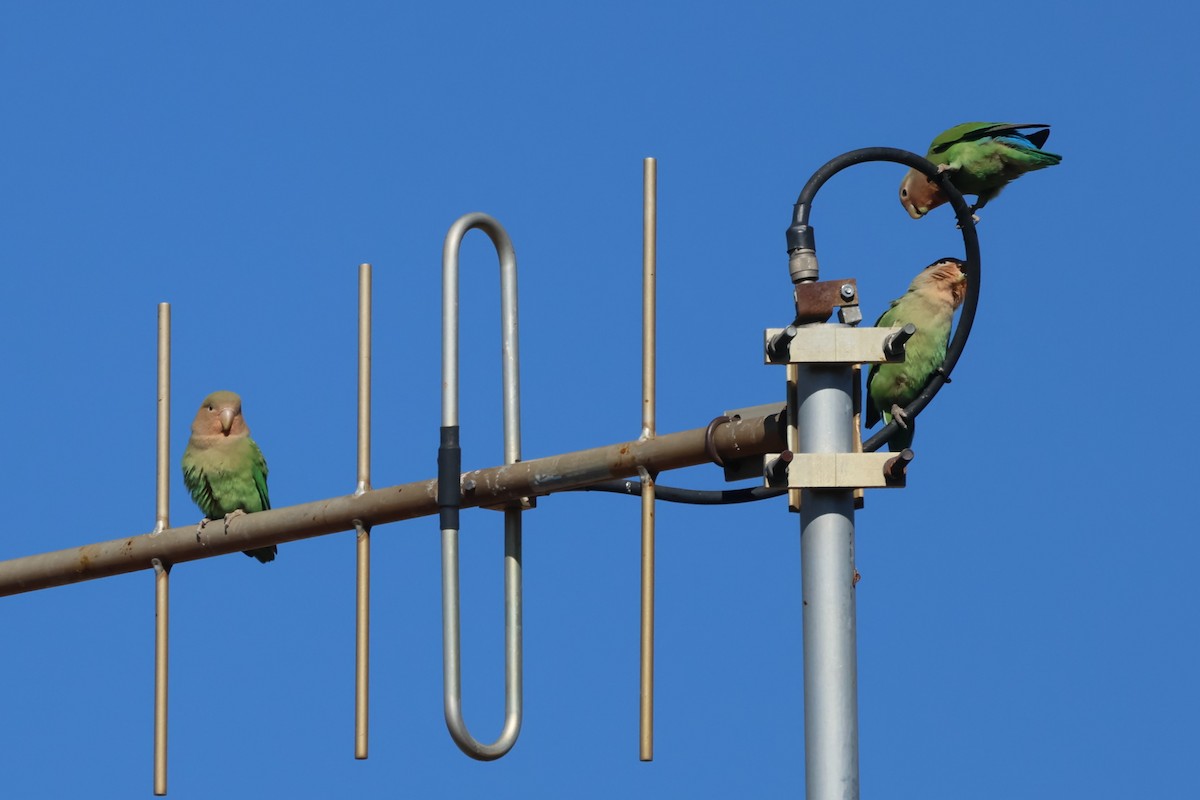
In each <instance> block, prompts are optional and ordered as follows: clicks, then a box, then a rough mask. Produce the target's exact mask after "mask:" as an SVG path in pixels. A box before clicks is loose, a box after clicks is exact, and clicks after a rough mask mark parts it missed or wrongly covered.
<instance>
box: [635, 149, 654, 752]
mask: <svg viewBox="0 0 1200 800" xmlns="http://www.w3.org/2000/svg"><path fill="white" fill-rule="evenodd" d="M657 227H658V162H657V161H656V160H655V159H653V158H647V159H645V160H644V161H643V162H642V439H653V438H654V435H655V430H654V428H655V391H656V390H655V368H656V364H655V327H656V317H655V309H656V303H657V296H656V288H657V287H656V277H657V276H656V274H655V269H656V267H657V263H656V254H657V247H658V241H657ZM640 677H641V686H640V692H639V700H640V702H639V708H638V710H639V715H638V717H639V718H638V723H639V725H638V727H639V737H638V757H639V758H640V759H641V760H642V761H652V760H653V759H654V475H652V474H651V473H649V472H647V471H646V470H642V625H641V664H640Z"/></svg>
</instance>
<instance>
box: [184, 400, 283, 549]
mask: <svg viewBox="0 0 1200 800" xmlns="http://www.w3.org/2000/svg"><path fill="white" fill-rule="evenodd" d="M183 482H184V484H185V485H186V486H187V488H188V491H189V492H190V493H191V495H192V499H193V500H194V501H196V505H197V506H199V507H200V510H201V511H202V512H204V516H205V517H206V518H208V519H221V518H223V517H225V516H226V515H228V514H232V513H234V512H235V511H244V512H246V513H248V514H252V513H254V512H255V511H265V510H267V509H269V508H270V507H271V501H270V498H269V496H268V494H267V461H266V459H265V458H263V454H262V451H261V450H259V449H258V445H257V444H255V443H254V440H253V439H251V438H250V431H249V429H248V428H247V427H246V423H245V421H244V420H243V419H242V416H241V399H240V398H238V396H237V395H236V394H234V393H233V392H214V393H213V394H211V395H209V396H208V397H207V398H205V400H204V403H203V404H202V405H201V406H200V410H199V412H197V414H196V419H195V421H194V422H193V423H192V436H191V438H190V439H189V440H188V445H187V449H186V450H184V453H183ZM275 554H276V547H275V546H274V545H271V546H270V547H262V548H259V549H256V550H247V551H246V555H248V556H253V557H255V558H257V559H258V560H259V561H262V562H263V563H266V562H268V561H271V560H273V559H274V558H275Z"/></svg>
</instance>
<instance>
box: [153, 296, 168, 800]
mask: <svg viewBox="0 0 1200 800" xmlns="http://www.w3.org/2000/svg"><path fill="white" fill-rule="evenodd" d="M157 395H158V401H157V405H158V415H157V417H158V424H157V442H156V452H157V470H156V475H155V514H154V532H155V533H162V532H163V531H165V530H166V529H167V528H169V527H170V526H171V525H170V482H169V481H168V479H167V476H168V473H167V469H168V466H169V465H168V461H170V458H171V304H170V303H159V304H158V391H157ZM151 564H153V566H154V794H155V795H157V796H159V797H162V796H163V795H165V794H166V793H167V633H168V628H167V621H168V614H169V611H170V584H169V582H168V581H169V576H170V571H171V568H170V565H164V564H163V563H162V562H161V561H160V560H158V559H157V558H155V559H153V560H152V561H151Z"/></svg>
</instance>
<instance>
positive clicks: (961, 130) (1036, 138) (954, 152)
mask: <svg viewBox="0 0 1200 800" xmlns="http://www.w3.org/2000/svg"><path fill="white" fill-rule="evenodd" d="M1022 128H1036V129H1037V130H1034V131H1032V132H1031V133H1021V129H1022ZM1049 136H1050V126H1049V125H1043V124H1039V123H1035V122H1023V123H1015V122H964V123H963V124H962V125H955V126H954V127H953V128H951V129H950V130H948V131H944V132H943V133H941V134H940V135H939V136H938V137H937V138H936V139H934V140H933V143H932V144H930V145H929V152H928V153H926V154H925V158H927V159H929V161H930V162H932V163H933V164H936V165H937V168H938V172H949V173H950V181H951V183H953V184H954V186H955V188H956V189H958V190H959V191H960V192H962V193H963V194H973V195H976V197H977V200H976V201H975V205H973V206H971V213H972V214H974V213H975V212H976V211H978V210H979V209H981V208H983V207H984V206H986V205H987V204H988V201H989V200H991V199H992V198H994V197H995V196H996V195H998V194H1000V190H1001V189H1003V188H1004V187H1005V186H1007V185H1008V184H1009V182H1011V181H1015V180H1016V179H1017V178H1019V177H1021V176H1022V175H1024V174H1025V173H1026V172H1033V171H1034V170H1035V169H1045V168H1046V167H1053V166H1054V165H1055V164H1058V163H1059V162H1061V161H1062V156H1060V155H1055V154H1054V153H1047V152H1046V151H1045V150H1043V149H1042V145H1044V144H1045V143H1046V139H1047V138H1048V137H1049ZM945 202H946V196H945V195H944V194H943V193H942V190H941V189H940V188H939V187H938V185H937V184H936V183H934V182H933V181H931V180H929V179H928V178H926V177H925V176H924V175H922V174H921V173H920V172H917V171H916V170H915V169H910V170H909V171H908V174H906V175H905V176H904V180H903V181H901V182H900V203H901V204H902V205H903V206H904V208H905V210H906V211H908V215H909V216H910V217H912V218H913V219H920V218H921V217H923V216H925V215H926V214H928V213H929V212H930V211H931V210H933V209H935V208H937V207H938V206H940V205H941V204H943V203H945ZM976 219H977V220H978V217H976Z"/></svg>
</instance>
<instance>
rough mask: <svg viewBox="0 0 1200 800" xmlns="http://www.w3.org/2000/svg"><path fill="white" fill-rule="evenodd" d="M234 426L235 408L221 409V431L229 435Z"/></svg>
mask: <svg viewBox="0 0 1200 800" xmlns="http://www.w3.org/2000/svg"><path fill="white" fill-rule="evenodd" d="M232 427H233V409H232V408H222V409H221V433H223V434H225V435H226V436H228V435H229V429H230V428H232Z"/></svg>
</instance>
